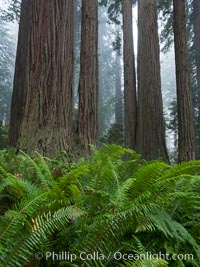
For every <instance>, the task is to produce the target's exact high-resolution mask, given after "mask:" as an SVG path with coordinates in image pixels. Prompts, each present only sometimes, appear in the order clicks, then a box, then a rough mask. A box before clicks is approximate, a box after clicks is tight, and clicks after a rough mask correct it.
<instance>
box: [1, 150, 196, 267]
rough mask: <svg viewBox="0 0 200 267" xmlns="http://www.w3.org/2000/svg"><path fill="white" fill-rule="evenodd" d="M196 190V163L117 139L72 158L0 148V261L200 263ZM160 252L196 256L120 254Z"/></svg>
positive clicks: (5, 266) (6, 265) (5, 264)
mask: <svg viewBox="0 0 200 267" xmlns="http://www.w3.org/2000/svg"><path fill="white" fill-rule="evenodd" d="M199 192H200V161H190V162H187V163H181V164H177V165H174V166H170V165H168V164H166V163H164V162H162V161H159V160H157V161H150V162H146V161H144V160H143V159H141V157H140V155H138V154H136V153H135V152H134V151H132V150H130V149H125V148H122V147H120V146H118V145H105V146H103V147H102V148H101V149H100V150H96V149H93V154H92V156H90V157H88V158H81V159H79V160H77V161H76V162H72V163H65V160H64V158H63V159H62V158H61V157H59V159H53V160H52V159H49V158H46V157H43V156H41V155H40V154H38V153H35V157H34V158H31V157H30V156H28V155H27V154H25V153H23V152H19V153H18V154H16V151H15V150H1V151H0V203H1V204H0V251H1V252H0V253H1V254H0V266H2V267H16V266H31V267H34V266H37V267H39V266H91V267H93V266H141V267H145V266H152V267H153V266H177V267H179V266H180V267H181V266H200V246H199V245H200V240H199V236H200V225H199V222H200V215H199V214H200V213H199V209H200V195H199ZM62 252H66V254H65V256H66V257H65V258H62V257H61V255H62ZM53 253H54V254H53ZM81 253H82V254H81ZM116 253H117V254H116ZM158 253H162V254H163V255H165V254H166V255H167V254H168V255H169V257H172V256H173V255H179V254H182V255H185V254H187V255H189V254H190V255H193V259H192V258H187V259H184V260H169V258H168V259H166V258H165V257H164V256H163V257H160V258H157V259H155V257H154V258H153V259H152V258H145V256H143V257H140V258H138V259H136V258H129V259H128V258H127V257H124V259H123V258H120V255H127V254H128V255H130V254H131V255H147V254H149V255H150V254H152V255H153V254H158ZM56 254H57V256H59V255H60V257H61V258H60V260H58V257H57V256H56ZM94 254H95V255H96V256H94ZM52 255H53V256H52ZM70 255H75V256H74V257H73V259H72V258H70ZM92 255H93V256H92ZM67 256H68V257H67Z"/></svg>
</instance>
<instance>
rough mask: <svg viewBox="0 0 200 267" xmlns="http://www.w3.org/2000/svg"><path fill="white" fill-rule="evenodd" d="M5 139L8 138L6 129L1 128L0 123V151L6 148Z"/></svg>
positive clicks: (4, 127)
mask: <svg viewBox="0 0 200 267" xmlns="http://www.w3.org/2000/svg"><path fill="white" fill-rule="evenodd" d="M7 137H8V127H6V126H3V125H2V124H1V123H0V149H3V148H5V147H6V143H7Z"/></svg>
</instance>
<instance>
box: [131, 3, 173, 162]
mask: <svg viewBox="0 0 200 267" xmlns="http://www.w3.org/2000/svg"><path fill="white" fill-rule="evenodd" d="M138 17H139V29H138V31H139V33H138V34H139V36H138V38H139V39H138V49H139V51H138V128H137V146H136V148H137V152H139V153H141V154H142V155H143V156H144V158H145V159H147V160H152V159H157V158H159V157H161V158H162V159H163V160H165V161H168V154H167V148H166V140H165V123H164V117H163V103H162V93H161V76H160V51H159V39H158V25H157V3H156V0H139V3H138Z"/></svg>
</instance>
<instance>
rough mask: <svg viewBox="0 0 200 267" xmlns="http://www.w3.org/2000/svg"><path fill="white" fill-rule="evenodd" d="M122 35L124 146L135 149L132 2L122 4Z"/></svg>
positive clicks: (135, 113) (135, 118)
mask: <svg viewBox="0 0 200 267" xmlns="http://www.w3.org/2000/svg"><path fill="white" fill-rule="evenodd" d="M122 13H123V33H124V35H123V36H124V117H125V144H126V147H129V148H132V149H135V142H136V120H137V100H136V75H135V57H134V47H133V26H132V1H131V0H126V1H123V3H122Z"/></svg>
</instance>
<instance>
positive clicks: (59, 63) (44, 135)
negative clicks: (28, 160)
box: [10, 0, 74, 155]
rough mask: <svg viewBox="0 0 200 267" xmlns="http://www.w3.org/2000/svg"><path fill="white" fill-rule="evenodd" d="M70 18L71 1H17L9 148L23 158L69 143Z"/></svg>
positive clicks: (71, 17) (71, 77) (71, 18)
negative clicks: (23, 154)
mask: <svg viewBox="0 0 200 267" xmlns="http://www.w3.org/2000/svg"><path fill="white" fill-rule="evenodd" d="M23 5H24V6H25V7H26V9H25V7H24V12H23ZM25 10H26V12H25ZM73 14H74V12H73V1H66V0H48V1H47V0H43V1H41V0H34V1H29V0H23V1H22V13H21V22H20V31H19V32H20V34H19V43H18V56H17V60H16V72H15V83H14V92H13V102H12V111H11V128H10V143H11V144H13V145H14V146H15V145H16V144H17V143H18V146H19V148H20V149H23V150H26V151H27V152H29V153H30V152H32V151H33V150H34V149H37V150H39V151H40V152H41V153H44V154H48V155H53V154H55V153H56V151H58V150H63V149H69V147H70V145H71V142H72V136H73V128H72V110H73V47H74V46H73V30H74V25H73ZM20 55H21V56H20ZM21 96H22V98H21ZM24 96H26V97H24ZM20 98H21V102H19V99H20ZM24 99H25V101H24ZM17 114H18V115H17ZM17 120H19V125H16V124H17ZM13 122H14V123H13ZM15 126H16V129H17V134H16V136H15V138H14V140H12V136H14V130H15V129H14V128H13V127H15Z"/></svg>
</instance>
